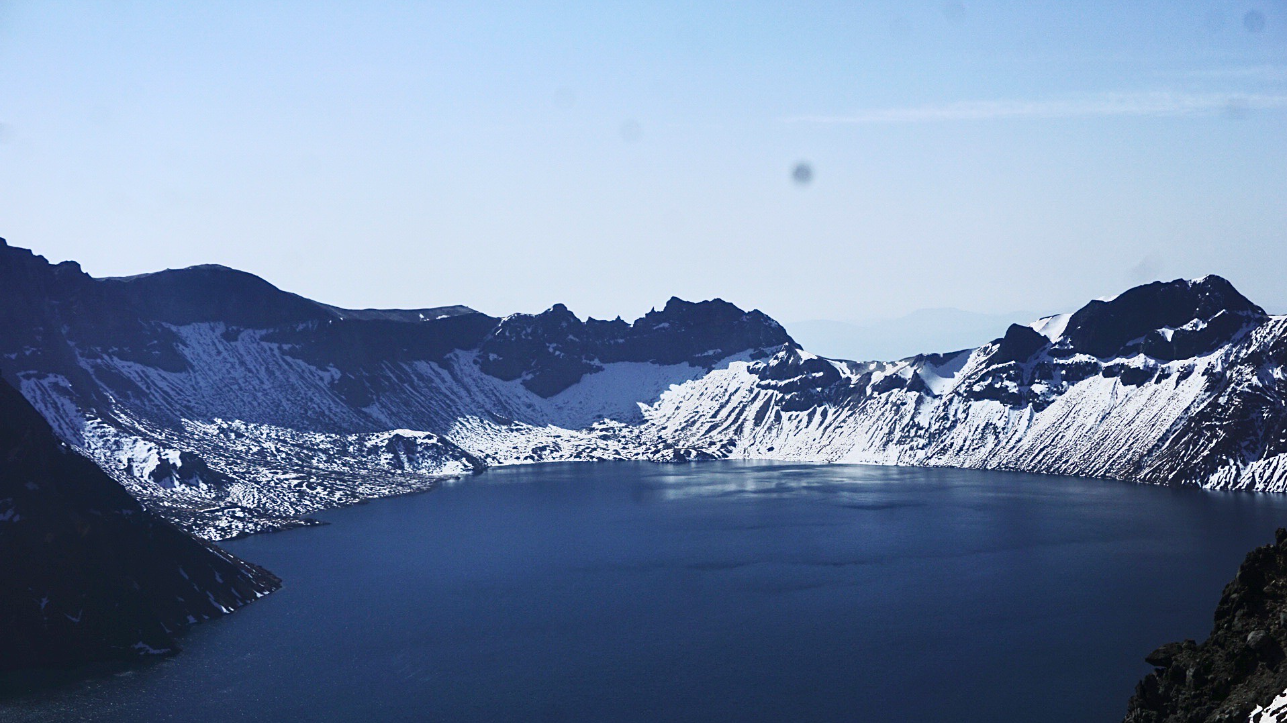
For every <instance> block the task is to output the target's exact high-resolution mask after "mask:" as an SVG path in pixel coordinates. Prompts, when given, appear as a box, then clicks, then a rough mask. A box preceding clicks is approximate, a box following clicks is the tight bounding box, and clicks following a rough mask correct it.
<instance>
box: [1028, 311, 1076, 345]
mask: <svg viewBox="0 0 1287 723" xmlns="http://www.w3.org/2000/svg"><path fill="white" fill-rule="evenodd" d="M1071 318H1072V314H1055V315H1053V316H1043V317H1041V318H1040V319H1037V320H1036V321H1034V322H1032V323H1031V324H1029V325H1028V326H1030V327H1032V328H1033V330H1035V331H1036V332H1037V333H1038V334H1041V335H1042V336H1044V337H1046V338H1047V339H1049V340H1051V341H1058V340H1059V337H1061V336H1063V335H1064V330H1065V329H1067V328H1068V320H1069V319H1071Z"/></svg>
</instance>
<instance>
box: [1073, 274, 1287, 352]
mask: <svg viewBox="0 0 1287 723" xmlns="http://www.w3.org/2000/svg"><path fill="white" fill-rule="evenodd" d="M1267 316H1268V315H1267V314H1266V313H1265V310H1264V309H1262V308H1260V307H1259V306H1257V305H1255V304H1253V303H1252V302H1251V301H1250V300H1248V299H1247V298H1246V297H1245V296H1243V295H1242V294H1241V293H1239V292H1238V290H1237V289H1235V288H1234V287H1233V284H1231V283H1229V282H1228V281H1227V280H1225V279H1223V278H1221V277H1219V276H1215V275H1210V276H1204V277H1202V278H1200V279H1196V280H1189V279H1176V280H1175V281H1170V282H1162V281H1155V282H1153V283H1151V284H1145V285H1143V286H1137V287H1135V288H1133V289H1130V290H1128V291H1125V292H1123V293H1121V294H1119V295H1118V296H1117V297H1115V298H1113V299H1112V300H1109V301H1092V302H1090V303H1089V304H1087V305H1086V306H1083V307H1082V308H1081V309H1079V310H1078V311H1076V312H1075V313H1074V314H1073V315H1072V316H1071V317H1070V318H1069V319H1068V324H1067V326H1066V327H1065V328H1064V331H1063V335H1062V339H1063V340H1064V341H1066V342H1067V345H1068V347H1070V348H1072V349H1075V350H1077V351H1080V352H1084V353H1087V354H1090V355H1092V356H1096V357H1100V358H1108V357H1113V356H1127V355H1129V354H1131V353H1134V352H1136V351H1140V352H1143V353H1145V354H1148V355H1149V356H1152V357H1154V358H1157V359H1180V358H1185V357H1189V356H1194V355H1196V354H1200V353H1203V352H1206V351H1209V350H1210V349H1211V348H1213V347H1214V346H1216V345H1219V344H1222V343H1225V342H1227V341H1228V340H1229V339H1230V337H1231V336H1232V335H1233V334H1235V333H1237V331H1239V330H1240V329H1242V328H1243V327H1244V326H1245V325H1246V324H1248V323H1258V322H1260V321H1263V320H1264V319H1265V318H1267Z"/></svg>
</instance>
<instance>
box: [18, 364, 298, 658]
mask: <svg viewBox="0 0 1287 723" xmlns="http://www.w3.org/2000/svg"><path fill="white" fill-rule="evenodd" d="M0 456H3V458H4V464H3V465H0V550H3V551H4V554H3V555H0V580H3V581H4V586H3V588H2V589H0V648H3V649H4V651H5V654H4V656H2V657H0V673H10V672H13V671H20V670H27V669H31V668H55V667H66V666H72V665H77V664H82V663H89V662H95V661H104V660H118V659H133V658H139V657H144V656H150V655H158V654H165V653H168V652H172V651H173V650H175V648H176V646H175V641H174V634H175V633H177V632H178V631H179V630H181V629H182V628H184V627H186V626H188V625H190V624H192V623H195V622H198V621H201V620H208V619H210V618H213V617H218V616H220V615H224V614H226V613H229V612H232V611H233V610H235V609H237V608H239V607H241V606H242V605H245V604H246V603H248V602H251V601H253V600H255V599H256V598H259V597H262V596H263V595H266V594H268V593H269V592H272V591H273V590H276V589H277V588H278V587H279V586H280V581H279V580H277V578H276V577H274V576H273V575H272V574H271V573H268V572H267V571H265V570H263V569H261V568H258V567H256V566H254V565H251V564H249V563H246V562H243V561H241V560H238V559H237V558H235V557H233V556H231V555H229V554H227V553H225V552H223V551H221V550H219V549H217V548H215V547H213V546H211V545H209V544H207V543H205V542H202V541H200V540H197V539H194V538H193V537H191V536H190V535H188V534H186V533H184V532H182V531H180V530H179V529H177V528H175V527H174V526H173V525H171V524H170V523H168V522H165V521H162V520H160V519H158V518H156V517H155V516H154V515H152V514H150V513H148V512H145V511H144V510H143V508H142V507H140V505H139V503H138V502H137V501H136V500H135V499H134V498H133V497H131V496H130V495H129V493H127V492H126V491H125V490H124V489H122V488H121V486H120V485H118V484H117V483H116V482H114V481H113V480H112V479H110V478H109V477H107V475H105V474H103V472H102V471H101V470H100V469H99V468H98V467H97V466H95V465H94V463H93V462H91V461H90V460H88V459H86V458H84V457H82V456H81V455H79V454H77V453H76V452H75V451H73V450H71V449H70V448H69V447H68V446H67V445H66V444H65V443H63V442H61V441H59V440H58V439H57V438H56V437H55V436H54V434H53V431H52V430H51V429H50V427H49V425H48V424H47V423H46V422H45V420H44V419H42V418H41V416H40V415H39V414H38V413H37V412H36V410H35V409H33V408H32V407H31V405H30V404H28V403H27V401H26V400H25V399H23V398H22V395H20V394H19V393H18V392H17V391H16V390H15V389H14V388H13V387H11V386H9V385H8V384H7V383H4V382H0Z"/></svg>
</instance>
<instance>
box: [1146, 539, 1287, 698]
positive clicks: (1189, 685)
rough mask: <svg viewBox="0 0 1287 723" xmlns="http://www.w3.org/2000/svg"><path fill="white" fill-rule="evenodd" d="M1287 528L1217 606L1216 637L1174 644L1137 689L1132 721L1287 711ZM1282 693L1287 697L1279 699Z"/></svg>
mask: <svg viewBox="0 0 1287 723" xmlns="http://www.w3.org/2000/svg"><path fill="white" fill-rule="evenodd" d="M1285 649H1287V530H1283V529H1279V530H1278V534H1277V540H1276V541H1275V543H1274V544H1273V545H1266V546H1264V547H1260V548H1257V549H1255V550H1252V551H1251V553H1250V554H1248V555H1247V559H1246V561H1245V562H1243V563H1242V567H1240V568H1239V569H1238V575H1237V577H1235V578H1234V580H1233V582H1231V583H1229V584H1228V585H1227V586H1226V587H1225V589H1224V594H1223V595H1222V596H1221V597H1220V604H1219V605H1218V606H1217V607H1216V613H1215V625H1214V627H1213V628H1212V629H1211V635H1210V636H1209V637H1208V638H1207V639H1206V640H1205V641H1204V642H1202V643H1201V644H1198V643H1195V642H1194V641H1192V640H1185V641H1184V642H1180V643H1168V644H1166V645H1163V646H1162V647H1160V648H1158V649H1157V650H1155V651H1153V652H1152V653H1150V654H1149V655H1148V657H1147V658H1146V661H1147V662H1148V663H1150V664H1151V665H1153V666H1155V667H1156V670H1155V671H1154V672H1152V673H1150V674H1149V675H1148V676H1147V677H1146V678H1144V680H1142V681H1140V683H1139V684H1138V685H1137V686H1136V687H1135V695H1134V696H1132V697H1131V700H1130V703H1129V704H1128V710H1127V714H1126V719H1125V720H1126V723H1207V722H1210V723H1243V722H1244V721H1247V720H1249V719H1250V720H1251V721H1254V722H1255V723H1269V722H1270V721H1281V720H1283V718H1285V717H1287V699H1284V695H1287V664H1284V659H1285V658H1287V654H1284V650H1285ZM1279 699H1283V700H1279Z"/></svg>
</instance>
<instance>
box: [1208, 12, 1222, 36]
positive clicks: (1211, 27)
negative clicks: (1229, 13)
mask: <svg viewBox="0 0 1287 723" xmlns="http://www.w3.org/2000/svg"><path fill="white" fill-rule="evenodd" d="M1225 20H1226V18H1225V16H1224V13H1223V12H1221V11H1220V9H1219V8H1212V9H1211V10H1210V11H1208V12H1207V16H1206V22H1205V23H1204V24H1205V25H1206V28H1207V32H1210V33H1212V34H1214V33H1218V32H1220V31H1221V30H1224V24H1225Z"/></svg>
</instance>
